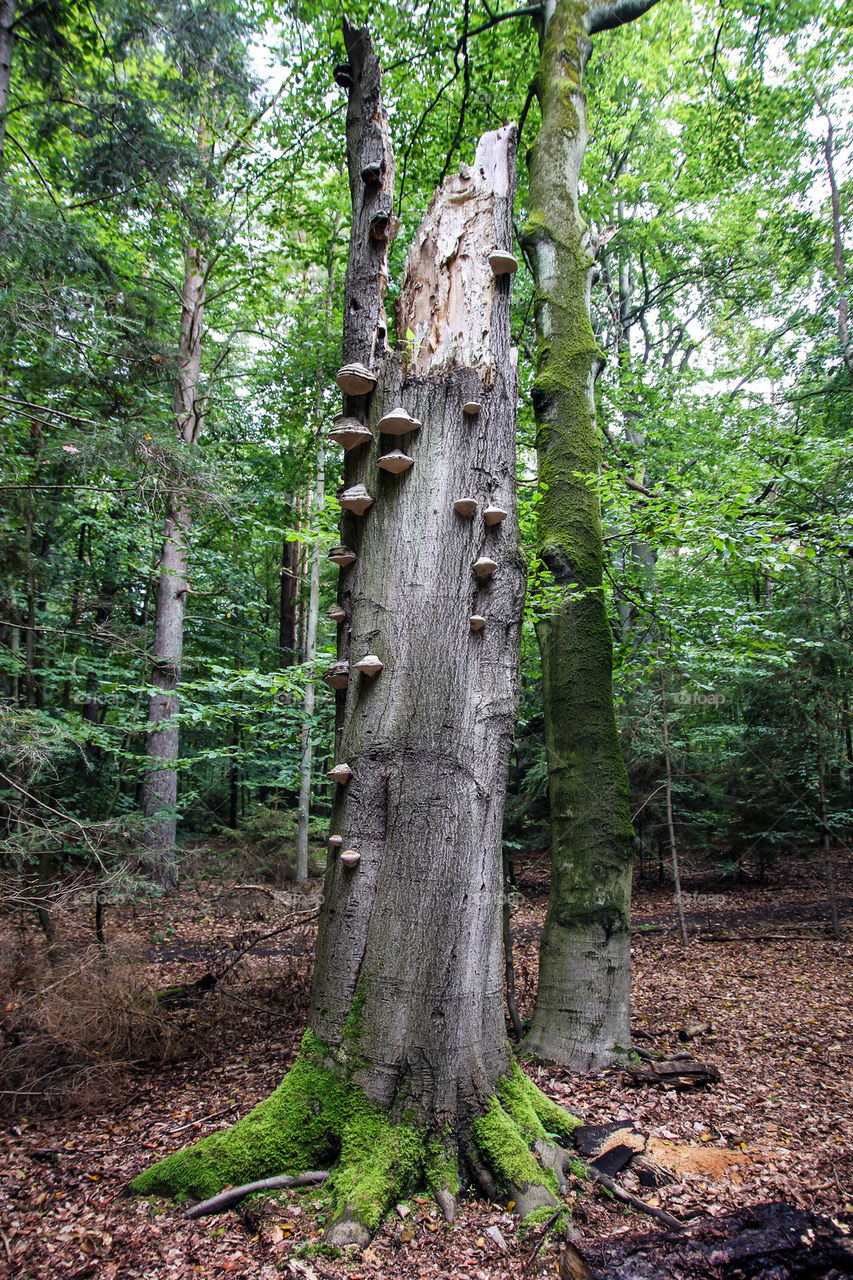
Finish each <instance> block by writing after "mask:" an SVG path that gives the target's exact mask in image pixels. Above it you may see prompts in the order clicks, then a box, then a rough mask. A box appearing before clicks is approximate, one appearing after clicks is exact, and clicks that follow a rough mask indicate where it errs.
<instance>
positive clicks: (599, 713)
mask: <svg viewBox="0 0 853 1280" xmlns="http://www.w3.org/2000/svg"><path fill="white" fill-rule="evenodd" d="M654 2H655V0H611V2H606V3H602V2H596V0H593V3H588V4H581V5H578V4H576V3H574V0H557V3H556V4H555V5H552V6H546V7H545V8H544V9H543V12H542V42H541V61H540V65H539V73H538V76H537V79H536V91H537V94H538V97H539V104H540V108H541V113H542V123H541V126H540V129H539V133H538V135H537V137H536V141H535V143H534V145H533V147H532V148H531V150H530V153H529V157H528V163H529V168H530V213H529V216H528V220H527V224H526V226H525V229H524V245H525V247H526V250H527V253H528V254H529V257H530V261H531V264H532V268H533V275H534V281H535V289H536V302H535V310H536V329H537V338H538V347H537V355H536V376H535V379H534V383H533V393H532V394H533V407H534V410H535V414H536V430H537V451H538V455H539V476H540V484H541V489H542V496H541V501H540V504H539V551H540V555H541V557H542V559H543V560H544V562H545V564H546V565H547V566H548V568H549V569H550V571H551V574H552V576H553V579H554V583H555V584H556V586H557V587H558V588H559V592H560V594H559V599H558V601H557V603H556V605H555V606H554V608H553V610H552V611H551V612H550V613H548V614H547V615H546V616H545V617H543V618H542V619H541V620H540V622H539V623H538V627H537V634H538V638H539V646H540V651H541V655H542V674H543V710H544V719H545V742H546V751H547V758H548V779H549V793H550V815H551V835H552V842H553V844H552V855H551V888H550V893H549V898H548V914H547V917H546V920H545V928H544V932H543V935H542V943H541V948H540V960H539V988H538V993H537V999H536V1008H535V1012H534V1015H533V1021H532V1025H531V1028H530V1032H529V1034H528V1036H527V1038H526V1040H525V1042H524V1043H525V1048H526V1049H528V1050H530V1051H531V1052H534V1053H537V1054H541V1055H542V1056H543V1057H546V1058H551V1059H555V1060H557V1061H559V1062H563V1063H566V1064H567V1065H570V1066H572V1067H575V1068H576V1069H579V1070H589V1069H593V1068H597V1067H601V1066H605V1065H607V1064H608V1063H610V1062H611V1061H613V1060H614V1058H615V1057H618V1056H619V1055H620V1054H624V1053H625V1052H627V1050H628V1048H629V1045H630V1020H629V1019H630V989H631V952H630V931H629V930H630V895H631V863H632V855H633V833H632V829H631V815H630V807H629V798H628V780H627V774H626V772H625V765H624V762H623V759H622V752H621V748H620V745H619V737H618V734H617V731H616V722H615V717H614V712H613V693H612V671H611V665H612V637H611V632H610V624H609V622H608V619H607V614H606V609H605V602H604V587H603V555H602V534H601V515H600V510H599V499H598V494H597V492H596V489H595V487H594V485H593V484H590V481H591V480H594V479H595V477H596V476H597V474H598V470H599V465H600V452H601V450H600V435H599V431H598V428H597V425H596V418H595V404H594V399H593V384H594V379H595V374H596V369H597V366H598V363H599V361H600V353H599V349H598V346H597V344H596V341H595V337H594V335H593V331H592V324H591V322H590V312H589V293H590V283H591V276H592V271H593V266H594V257H595V254H594V245H593V244H592V240H591V237H590V234H589V231H588V229H587V227H586V226H585V224H584V221H583V218H582V216H581V213H580V209H579V201H578V185H579V181H580V172H581V165H582V163H583V157H584V151H585V148H586V143H587V123H586V97H585V93H584V89H583V72H584V68H585V66H586V62H587V59H588V57H589V52H590V47H591V45H590V36H592V35H594V34H595V33H596V32H599V31H605V30H608V29H610V28H613V27H616V26H619V25H621V24H622V23H624V22H628V21H631V20H632V19H634V18H637V17H639V16H640V15H641V14H643V13H645V12H646V10H647V9H649V8H650V7H651V5H652V4H653V3H654Z"/></svg>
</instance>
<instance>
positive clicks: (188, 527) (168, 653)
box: [142, 244, 206, 888]
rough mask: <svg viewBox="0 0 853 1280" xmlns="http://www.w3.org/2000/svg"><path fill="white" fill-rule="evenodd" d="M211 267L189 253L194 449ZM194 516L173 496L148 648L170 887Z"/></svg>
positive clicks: (155, 863)
mask: <svg viewBox="0 0 853 1280" xmlns="http://www.w3.org/2000/svg"><path fill="white" fill-rule="evenodd" d="M205 283H206V266H205V263H204V260H203V258H202V254H201V249H200V247H199V245H197V244H195V245H191V246H190V247H189V248H188V249H187V253H186V262H185V270H184V288H183V293H182V306H181V336H180V358H179V364H178V376H177V380H176V383H175V430H176V433H177V435H178V437H179V439H181V440H182V441H183V442H184V444H186V445H194V444H195V443H196V441H197V440H198V437H199V434H200V433H201V429H202V426H203V422H204V410H203V401H202V399H201V389H200V382H201V349H202V332H203V321H204V302H205ZM191 531H192V516H191V513H190V508H189V504H188V503H187V502H186V500H185V499H184V498H183V497H182V496H181V495H180V494H178V493H177V492H174V491H173V492H172V493H170V494H169V496H168V498H167V503H166V515H165V520H164V528H163V547H162V550H161V553H160V577H159V583H158V589H157V614H156V621H155V624H154V643H153V645H152V648H151V659H152V673H151V682H152V684H153V685H154V688H155V692H154V693H153V694H152V695H151V699H150V702H149V707H148V721H149V725H150V729H149V732H148V735H147V739H146V747H145V754H146V765H147V771H146V774H145V780H144V782H143V786H142V813H143V817H144V818H145V819H146V823H147V833H146V842H147V845H148V848H149V851H150V858H151V865H150V874H151V877H152V879H153V880H155V881H156V882H157V883H158V884H162V885H164V886H166V887H167V888H169V887H171V886H173V885H175V884H176V883H177V879H178V873H177V861H176V857H175V834H176V830H177V800H178V771H177V759H178V748H179V728H178V719H177V716H178V711H179V709H180V704H179V700H178V685H179V682H180V678H181V658H182V655H183V645H184V616H185V614H186V607H187V591H188V589H189V583H188V581H187V557H188V554H189V545H190V534H191Z"/></svg>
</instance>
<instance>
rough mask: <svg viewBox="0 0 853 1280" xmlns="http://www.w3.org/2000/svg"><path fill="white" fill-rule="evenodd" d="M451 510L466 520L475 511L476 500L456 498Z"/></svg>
mask: <svg viewBox="0 0 853 1280" xmlns="http://www.w3.org/2000/svg"><path fill="white" fill-rule="evenodd" d="M453 510H454V511H455V512H456V514H457V515H458V516H463V517H464V518H465V519H467V518H468V517H469V516H472V515H473V514H474V512H475V511H476V510H477V499H476V498H457V500H456V501H455V502H454V504H453Z"/></svg>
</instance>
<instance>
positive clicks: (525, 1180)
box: [468, 1064, 580, 1218]
mask: <svg viewBox="0 0 853 1280" xmlns="http://www.w3.org/2000/svg"><path fill="white" fill-rule="evenodd" d="M579 1123H580V1121H579V1120H577V1119H576V1118H575V1117H574V1116H571V1115H569V1113H568V1112H567V1111H564V1110H563V1108H562V1107H558V1106H557V1105H556V1103H554V1102H551V1100H550V1099H549V1098H546V1097H545V1095H544V1094H543V1093H542V1091H541V1089H538V1088H537V1087H536V1085H535V1084H533V1082H532V1081H531V1080H529V1079H528V1078H527V1076H526V1075H525V1074H524V1072H523V1071H522V1070H521V1068H520V1067H518V1066H517V1065H516V1064H513V1069H512V1071H511V1073H510V1074H509V1075H508V1076H504V1077H503V1078H502V1079H501V1080H499V1081H498V1083H497V1086H496V1090H495V1096H494V1097H493V1098H492V1099H491V1100H490V1102H489V1106H488V1109H487V1111H486V1113H485V1115H483V1116H482V1117H481V1118H480V1119H479V1120H477V1121H475V1123H474V1125H473V1138H474V1144H475V1146H476V1153H475V1152H472V1151H469V1152H468V1157H469V1160H470V1162H471V1164H472V1167H473V1168H474V1169H475V1172H476V1174H477V1179H478V1181H479V1182H480V1183H481V1185H482V1184H483V1182H484V1178H483V1172H484V1170H483V1166H485V1172H486V1179H485V1181H486V1182H488V1181H489V1180H490V1178H492V1177H493V1178H494V1181H495V1182H496V1183H497V1185H498V1188H499V1190H501V1191H503V1192H504V1194H505V1195H506V1196H507V1197H508V1198H509V1199H510V1200H511V1201H513V1202H514V1205H515V1211H516V1213H518V1214H519V1215H520V1216H521V1217H522V1218H529V1216H530V1215H531V1214H537V1213H541V1212H542V1211H544V1210H548V1211H553V1209H554V1208H555V1207H556V1206H557V1205H558V1204H559V1200H558V1199H557V1196H558V1194H559V1193H560V1192H561V1191H562V1190H563V1189H564V1188H565V1185H566V1180H565V1168H566V1162H567V1159H568V1157H567V1156H566V1153H565V1152H564V1151H563V1150H562V1149H561V1148H560V1147H558V1146H557V1145H556V1144H555V1142H554V1141H553V1139H554V1138H555V1137H556V1138H562V1139H564V1140H566V1141H567V1140H568V1139H569V1138H570V1136H571V1133H572V1130H573V1129H575V1128H577V1126H578V1124H579ZM531 1147H532V1148H533V1150H531ZM534 1151H535V1152H536V1154H537V1155H538V1156H539V1159H540V1161H541V1163H538V1162H537V1160H536V1158H535V1156H534V1154H533V1152H534Z"/></svg>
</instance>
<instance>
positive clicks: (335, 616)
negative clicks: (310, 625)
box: [326, 604, 347, 622]
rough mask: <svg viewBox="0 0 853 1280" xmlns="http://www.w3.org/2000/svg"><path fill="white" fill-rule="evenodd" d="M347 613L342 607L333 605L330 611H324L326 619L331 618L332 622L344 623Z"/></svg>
mask: <svg viewBox="0 0 853 1280" xmlns="http://www.w3.org/2000/svg"><path fill="white" fill-rule="evenodd" d="M346 616H347V611H346V609H344V607H343V606H342V605H339V604H333V605H332V607H331V608H330V609H327V610H326V617H327V618H331V619H332V622H345V621H346Z"/></svg>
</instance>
